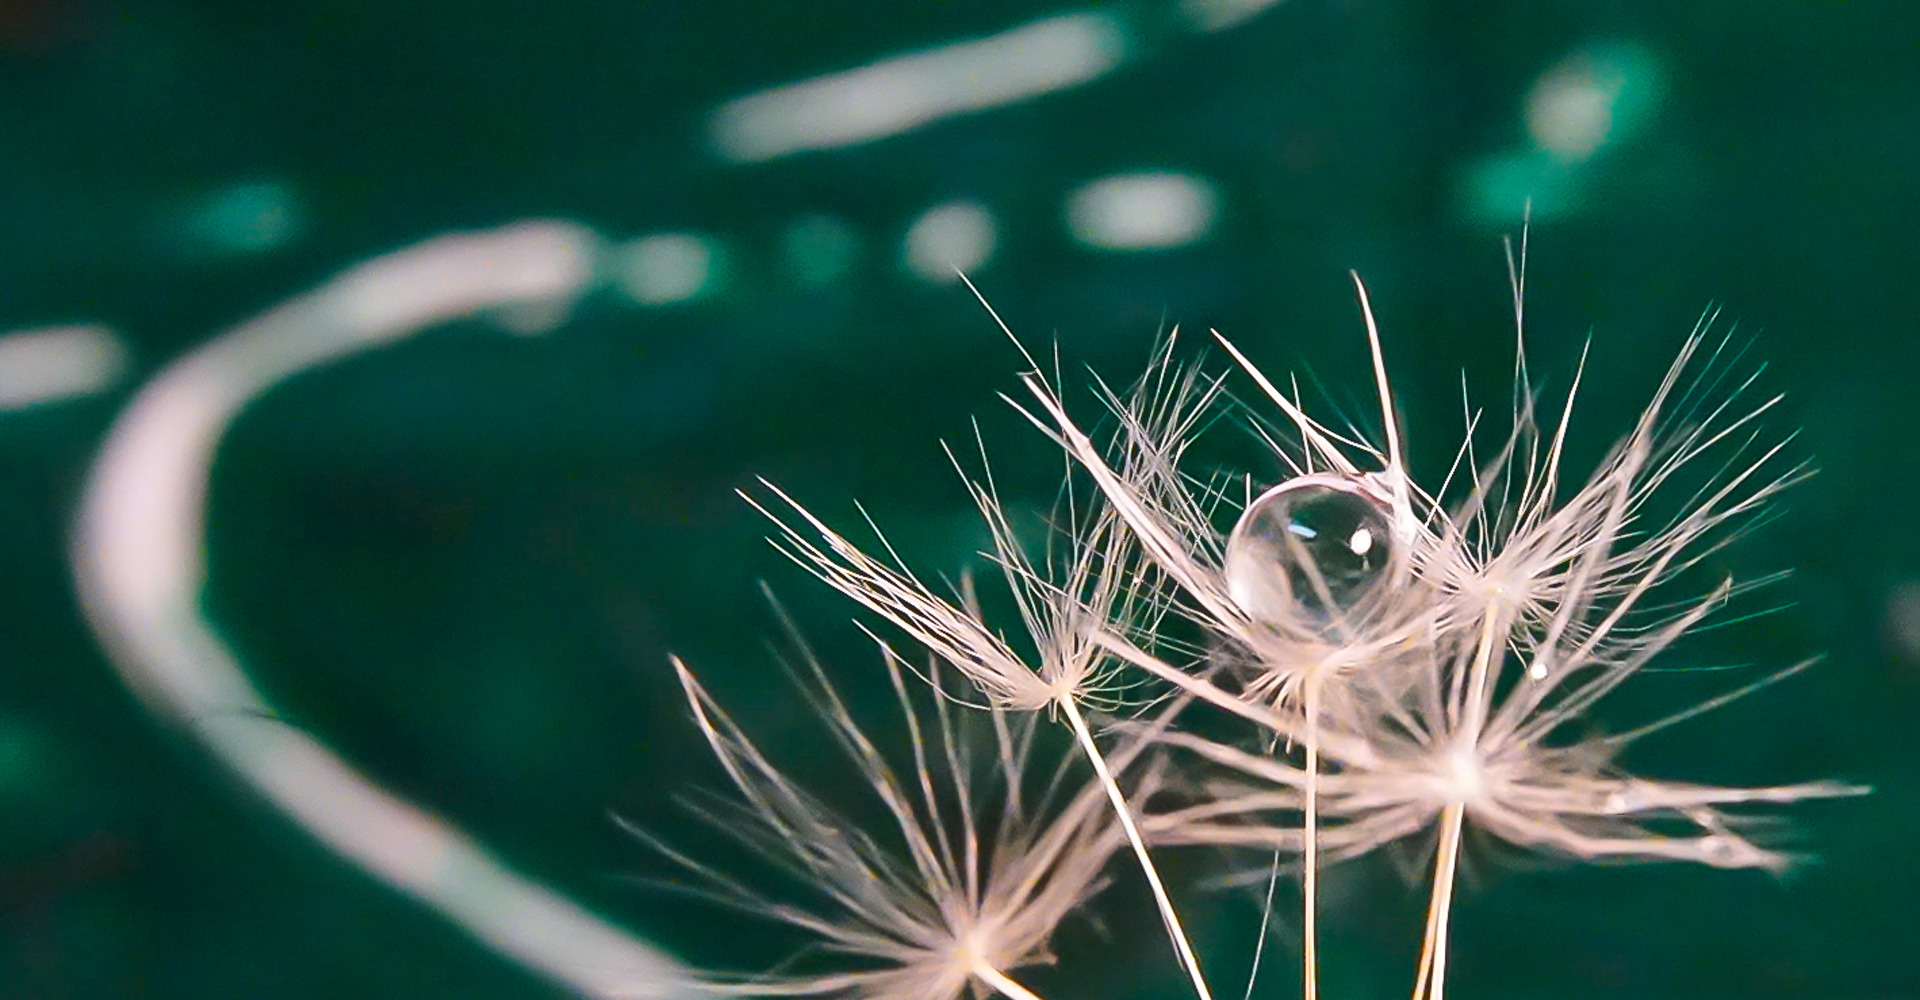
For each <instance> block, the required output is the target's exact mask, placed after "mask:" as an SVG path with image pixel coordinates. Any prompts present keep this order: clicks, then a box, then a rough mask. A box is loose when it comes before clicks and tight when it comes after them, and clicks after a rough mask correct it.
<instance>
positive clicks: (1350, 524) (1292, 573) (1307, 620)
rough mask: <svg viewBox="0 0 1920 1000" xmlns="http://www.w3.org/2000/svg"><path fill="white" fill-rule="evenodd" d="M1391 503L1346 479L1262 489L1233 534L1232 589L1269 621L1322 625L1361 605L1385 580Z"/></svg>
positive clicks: (1245, 605)
mask: <svg viewBox="0 0 1920 1000" xmlns="http://www.w3.org/2000/svg"><path fill="white" fill-rule="evenodd" d="M1392 538H1393V536H1392V527H1391V524H1390V522H1389V521H1388V518H1387V510H1386V507H1385V505H1383V504H1382V503H1380V502H1379V501H1377V500H1375V499H1374V498H1373V497H1372V496H1370V495H1368V494H1367V493H1365V492H1363V491H1362V490H1361V489H1360V487H1359V486H1358V485H1356V484H1354V483H1352V482H1350V481H1348V480H1346V479H1343V478H1338V477H1332V476H1318V475H1316V476H1302V477H1300V478H1299V479H1294V480H1290V481H1288V482H1285V483H1282V484H1280V485H1279V486H1276V487H1274V488H1273V489H1270V490H1268V491H1267V492H1265V493H1263V494H1261V495H1260V496H1259V497H1258V498H1257V499H1255V500H1254V501H1253V503H1251V504H1249V505H1248V506H1247V509H1246V512H1245V513H1243V514H1241V515H1240V521H1239V523H1237V524H1235V525H1234V527H1233V534H1232V535H1230V536H1229V537H1228V539H1227V559H1226V574H1227V588H1228V591H1229V592H1230V593H1231V594H1232V595H1233V599H1234V600H1235V601H1236V602H1238V603H1239V605H1240V607H1241V608H1242V609H1243V610H1245V611H1246V612H1247V613H1248V614H1250V615H1252V616H1253V617H1254V618H1256V619H1258V620H1260V621H1265V622H1269V623H1274V624H1279V623H1298V624H1304V625H1318V624H1324V623H1327V622H1330V621H1333V620H1334V619H1336V618H1339V617H1341V616H1344V615H1346V614H1349V613H1351V612H1353V611H1355V610H1357V609H1359V608H1360V606H1361V605H1362V604H1364V603H1365V602H1366V601H1367V600H1368V598H1369V597H1370V596H1372V595H1373V594H1374V593H1375V592H1376V591H1377V590H1378V589H1379V587H1380V586H1381V584H1382V583H1383V581H1384V580H1385V579H1386V576H1387V572H1388V564H1389V562H1390V561H1391V558H1392V552H1391V549H1392Z"/></svg>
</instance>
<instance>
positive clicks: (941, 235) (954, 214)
mask: <svg viewBox="0 0 1920 1000" xmlns="http://www.w3.org/2000/svg"><path fill="white" fill-rule="evenodd" d="M997 239H998V233H997V232H996V227H995V226H994V223H993V215H992V214H991V213H989V212H988V211H987V210H986V209H985V208H984V207H982V206H980V205H979V204H977V203H975V202H971V201H954V202H948V203H947V204H945V205H940V206H938V207H935V208H931V209H928V210H927V212H926V213H925V214H923V215H921V216H920V218H918V219H915V220H914V223H913V225H912V226H910V227H909V228H908V229H907V239H906V258H907V269H908V270H910V271H912V272H913V273H914V274H916V275H918V276H920V277H921V278H924V279H925V280H927V281H930V282H933V283H935V284H947V283H949V282H952V281H956V280H958V279H959V277H960V272H962V271H976V270H978V269H979V268H980V266H981V265H982V264H985V263H986V262H987V258H989V257H991V256H993V247H994V243H995V242H996V241H997Z"/></svg>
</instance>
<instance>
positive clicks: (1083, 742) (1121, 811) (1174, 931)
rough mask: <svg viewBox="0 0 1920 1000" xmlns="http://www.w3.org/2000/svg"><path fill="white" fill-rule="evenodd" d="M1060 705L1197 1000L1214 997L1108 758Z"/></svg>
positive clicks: (1072, 711)
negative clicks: (1144, 879)
mask: <svg viewBox="0 0 1920 1000" xmlns="http://www.w3.org/2000/svg"><path fill="white" fill-rule="evenodd" d="M1059 704H1060V708H1061V711H1063V712H1065V713H1066V716H1067V723H1068V724H1069V725H1070V726H1072V727H1073V735H1074V736H1075V737H1076V738H1078V739H1079V741H1080V748H1081V749H1082V750H1085V751H1086V754H1087V762H1088V763H1090V764H1092V765H1093V773H1094V775H1095V776H1096V777H1098V778H1099V780H1100V785H1101V787H1102V788H1105V789H1106V790H1107V798H1108V799H1110V800H1112V802H1113V812H1114V815H1115V816H1116V817H1117V818H1118V819H1119V820H1120V828H1121V829H1122V830H1124V831H1125V832H1126V835H1127V842H1128V843H1129V844H1132V845H1133V856H1134V857H1135V858H1138V859H1139V861H1140V872H1141V874H1143V875H1145V876H1146V877H1147V885H1148V887H1150V888H1151V889H1152V890H1153V901H1154V903H1155V904H1156V905H1157V906H1159V908H1160V919H1161V920H1162V921H1164V922H1165V923H1166V925H1167V936H1168V937H1169V938H1171V939H1172V940H1173V947H1174V951H1175V952H1177V953H1178V954H1179V957H1180V964H1181V966H1182V967H1183V968H1185V969H1186V972H1187V975H1188V977H1189V978H1191V979H1192V980H1193V990H1194V993H1195V994H1197V995H1198V996H1199V998H1200V1000H1213V994H1212V993H1211V992H1210V991H1208V989H1207V981H1206V979H1205V978H1204V977H1202V976H1201V974H1200V960H1199V959H1198V958H1196V957H1195V956H1194V954H1193V945H1192V943H1191V942H1189V941H1188V940H1187V932H1186V931H1185V930H1184V929H1182V928H1181V926H1180V915H1179V914H1178V913H1175V912H1174V909H1173V900H1172V899H1171V898H1169V897H1168V896H1167V888H1166V886H1165V885H1164V884H1162V883H1161V881H1160V871H1159V869H1157V868H1155V867H1154V864H1153V859H1152V858H1151V857H1149V856H1148V855H1147V844H1146V841H1144V840H1142V839H1141V837H1140V828H1139V827H1138V826H1136V825H1135V824H1134V821H1133V811H1132V810H1131V809H1129V808H1128V807H1127V800H1126V797H1125V796H1123V795H1121V794H1120V785H1119V783H1118V782H1116V781H1114V780H1113V772H1112V771H1110V770H1108V769H1107V759H1106V758H1105V757H1104V756H1102V755H1101V753H1100V748H1099V746H1097V745H1095V743H1094V742H1093V733H1092V732H1091V731H1089V730H1088V729H1087V720H1086V719H1085V718H1084V717H1082V716H1081V714H1080V707H1079V706H1078V705H1075V704H1074V703H1073V700H1072V699H1071V698H1062V699H1060V703H1059Z"/></svg>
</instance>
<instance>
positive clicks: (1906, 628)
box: [1886, 581, 1920, 666]
mask: <svg viewBox="0 0 1920 1000" xmlns="http://www.w3.org/2000/svg"><path fill="white" fill-rule="evenodd" d="M1886 630H1887V639H1888V641H1889V642H1891V643H1892V644H1893V648H1894V651H1895V652H1897V653H1899V654H1900V659H1902V660H1904V661H1905V662H1907V663H1908V664H1910V665H1913V666H1920V581H1908V582H1907V583H1903V584H1900V585H1899V586H1897V587H1895V588H1893V592H1892V593H1890V594H1888V595H1887V614H1886Z"/></svg>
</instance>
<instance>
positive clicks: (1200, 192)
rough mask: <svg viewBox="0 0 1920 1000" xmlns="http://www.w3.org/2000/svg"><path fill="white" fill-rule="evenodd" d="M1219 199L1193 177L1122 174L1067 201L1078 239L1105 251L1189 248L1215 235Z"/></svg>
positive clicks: (1092, 184)
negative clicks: (1204, 237)
mask: <svg viewBox="0 0 1920 1000" xmlns="http://www.w3.org/2000/svg"><path fill="white" fill-rule="evenodd" d="M1218 202H1219V199H1218V198H1217V197H1216V196H1215V194H1214V192H1213V186H1212V185H1210V184H1208V183H1207V182H1206V181H1204V180H1202V179H1200V178H1198V177H1194V176H1192V175H1191V174H1176V173H1140V174H1120V175H1117V176H1113V177H1103V178H1101V179H1099V180H1096V181H1092V182H1090V183H1088V184H1086V185H1085V186H1083V187H1081V188H1080V190H1078V191H1075V192H1074V193H1073V194H1072V195H1071V196H1070V197H1069V198H1068V200H1067V225H1068V227H1069V228H1070V229H1072V231H1073V235H1074V238H1075V239H1077V240H1079V241H1080V242H1082V243H1085V244H1087V245H1088V246H1093V247H1099V248H1100V249H1102V250H1162V249H1166V248H1168V247H1177V246H1185V245H1186V244H1188V243H1192V242H1194V241H1196V240H1198V239H1200V238H1201V237H1203V236H1205V235H1207V233H1208V232H1209V231H1210V230H1212V229H1213V223H1214V218H1215V216H1216V215H1217V214H1218Z"/></svg>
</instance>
